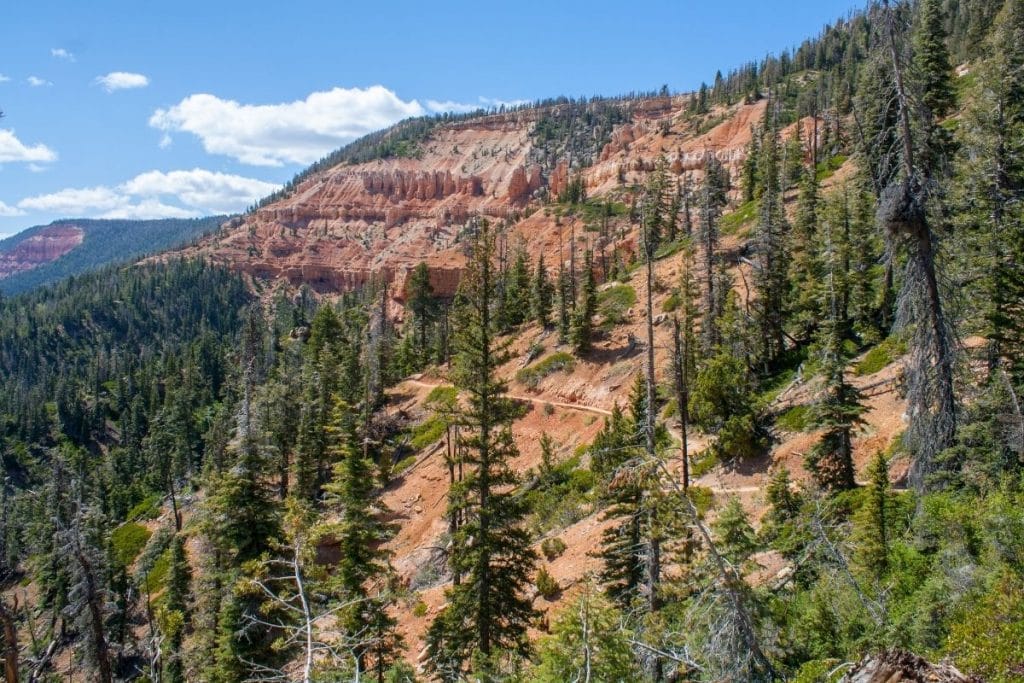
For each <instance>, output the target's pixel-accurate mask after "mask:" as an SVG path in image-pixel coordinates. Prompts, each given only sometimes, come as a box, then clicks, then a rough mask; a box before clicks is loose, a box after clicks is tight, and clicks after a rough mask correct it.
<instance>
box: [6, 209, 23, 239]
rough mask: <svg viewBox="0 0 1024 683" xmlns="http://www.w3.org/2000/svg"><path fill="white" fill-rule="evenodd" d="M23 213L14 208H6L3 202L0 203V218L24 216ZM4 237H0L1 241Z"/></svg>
mask: <svg viewBox="0 0 1024 683" xmlns="http://www.w3.org/2000/svg"><path fill="white" fill-rule="evenodd" d="M24 215H25V212H24V211H22V210H21V209H19V208H18V207H16V206H8V205H7V204H4V203H3V202H0V216H3V217H4V218H8V217H10V216H24ZM3 238H4V235H0V239H3Z"/></svg>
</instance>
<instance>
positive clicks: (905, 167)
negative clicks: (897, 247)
mask: <svg viewBox="0 0 1024 683" xmlns="http://www.w3.org/2000/svg"><path fill="white" fill-rule="evenodd" d="M884 11H885V32H886V36H885V39H886V41H887V47H888V50H889V58H890V60H891V62H892V77H893V87H894V90H895V100H896V106H897V129H896V132H895V134H896V141H897V144H898V146H899V148H900V156H901V160H900V161H901V164H900V169H901V172H900V173H899V174H898V175H896V176H894V177H893V178H892V179H891V180H890V181H889V183H888V184H887V185H886V186H885V187H884V188H883V189H882V191H881V195H880V197H879V203H878V221H879V224H880V225H882V226H883V227H884V228H885V230H886V233H887V236H888V238H889V240H890V241H891V242H896V243H902V244H905V245H906V250H907V265H906V271H905V276H904V281H903V288H902V291H901V293H900V295H899V297H898V308H899V314H898V322H900V323H901V324H913V329H914V333H913V339H912V343H911V349H910V361H909V364H908V367H907V379H908V384H907V401H908V412H909V414H910V427H909V429H908V433H907V435H908V437H909V438H910V441H911V444H912V446H913V448H914V451H915V458H914V463H913V465H912V468H911V473H910V474H911V480H912V481H913V482H914V485H915V487H916V488H917V489H918V490H921V489H923V488H924V486H925V479H926V477H927V475H928V474H929V473H930V472H931V471H932V469H933V467H934V462H935V456H936V455H937V454H938V453H939V452H940V451H942V450H943V449H945V448H947V447H949V446H951V445H952V444H953V440H954V438H955V436H956V428H957V409H956V398H955V394H954V385H953V379H954V366H955V362H956V358H955V338H954V334H953V331H952V328H951V326H950V324H949V321H948V320H947V318H946V316H945V314H944V311H943V306H942V296H941V292H940V288H939V282H938V277H937V275H936V265H935V260H936V243H937V239H936V234H935V231H934V230H933V227H932V224H931V223H932V218H931V216H930V212H929V205H930V204H931V203H932V202H933V201H934V195H935V181H934V179H933V178H932V174H931V173H930V169H927V168H924V167H923V166H922V164H921V163H919V160H918V156H917V155H916V150H915V137H914V125H913V116H914V115H915V112H914V109H913V103H912V101H911V98H910V94H909V92H908V87H907V83H906V80H905V77H904V73H905V72H904V65H903V60H902V58H901V53H900V49H899V44H898V42H897V36H896V27H895V18H894V17H893V10H892V8H891V7H890V6H889V3H888V0H886V2H885V7H884ZM922 125H931V122H930V121H927V120H925V121H924V122H923V124H922Z"/></svg>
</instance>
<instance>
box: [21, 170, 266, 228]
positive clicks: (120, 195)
mask: <svg viewBox="0 0 1024 683" xmlns="http://www.w3.org/2000/svg"><path fill="white" fill-rule="evenodd" d="M277 188H278V186H277V185H275V184H274V183H267V182H264V181H262V180H256V179H254V178H245V177H243V176H237V175H230V174H227V173H217V172H214V171H207V170H205V169H201V168H195V169H192V170H191V171H171V172H169V173H164V172H162V171H149V172H147V173H142V174H140V175H137V176H135V177H134V178H132V179H131V180H129V181H127V182H124V183H121V184H120V185H117V186H115V187H108V186H105V185H99V186H96V187H86V188H68V189H64V190H60V191H58V192H52V193H50V194H44V195H37V196H35V197H27V198H25V199H22V200H21V201H20V202H18V206H17V208H18V209H19V210H22V211H37V212H42V213H50V214H59V215H62V216H74V217H97V218H139V219H143V218H188V217H194V216H207V215H211V214H219V213H234V212H237V211H242V210H244V209H245V208H246V207H248V206H249V205H251V204H252V203H253V202H255V201H256V200H257V199H259V198H261V197H264V196H266V195H268V194H270V193H271V192H273V191H274V190H276V189H277Z"/></svg>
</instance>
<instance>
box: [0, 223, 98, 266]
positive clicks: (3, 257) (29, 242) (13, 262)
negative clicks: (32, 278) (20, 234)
mask: <svg viewBox="0 0 1024 683" xmlns="http://www.w3.org/2000/svg"><path fill="white" fill-rule="evenodd" d="M84 238H85V232H84V231H83V230H82V229H81V228H80V227H78V226H77V225H70V224H67V225H51V226H50V227H48V228H46V229H44V230H41V231H40V232H38V233H36V234H35V235H32V236H31V237H27V238H25V239H23V240H21V241H20V242H18V243H16V244H15V245H14V246H13V247H8V248H7V249H6V250H5V251H3V252H0V279H3V278H5V277H9V276H11V275H14V274H15V273H20V272H23V271H26V270H32V269H33V268H38V267H39V266H41V265H44V264H47V263H50V262H52V261H56V260H57V259H59V258H60V257H61V256H63V255H64V254H66V253H68V252H69V251H71V250H72V249H74V248H75V247H77V246H78V245H79V244H81V243H82V240H83V239H84Z"/></svg>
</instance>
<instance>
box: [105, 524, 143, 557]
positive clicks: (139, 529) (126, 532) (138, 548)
mask: <svg viewBox="0 0 1024 683" xmlns="http://www.w3.org/2000/svg"><path fill="white" fill-rule="evenodd" d="M151 535H152V534H151V532H150V531H149V529H147V528H146V527H144V526H142V525H141V524H136V523H135V522H125V523H124V524H122V525H121V526H119V527H117V528H116V529H114V530H113V531H112V532H110V545H111V547H112V548H113V552H114V560H115V561H116V562H117V563H118V564H119V565H120V566H122V567H127V566H129V565H130V564H131V563H132V562H134V561H135V558H136V557H138V556H139V553H141V552H142V549H143V548H145V547H146V542H147V541H149V537H150V536H151Z"/></svg>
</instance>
